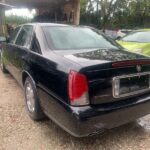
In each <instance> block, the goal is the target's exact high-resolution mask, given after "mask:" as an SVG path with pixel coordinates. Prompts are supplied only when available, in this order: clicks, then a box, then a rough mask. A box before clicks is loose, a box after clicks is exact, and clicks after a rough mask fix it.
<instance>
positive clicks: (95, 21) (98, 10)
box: [81, 0, 150, 28]
mask: <svg viewBox="0 0 150 150" xmlns="http://www.w3.org/2000/svg"><path fill="white" fill-rule="evenodd" d="M81 23H82V24H91V25H93V26H97V27H98V28H100V27H101V28H138V27H149V26H150V0H81Z"/></svg>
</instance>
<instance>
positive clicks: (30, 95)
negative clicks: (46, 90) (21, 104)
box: [26, 83, 35, 112]
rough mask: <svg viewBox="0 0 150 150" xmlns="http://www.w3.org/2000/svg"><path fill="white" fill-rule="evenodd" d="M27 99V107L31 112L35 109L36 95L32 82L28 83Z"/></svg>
mask: <svg viewBox="0 0 150 150" xmlns="http://www.w3.org/2000/svg"><path fill="white" fill-rule="evenodd" d="M26 100H27V107H28V109H29V111H30V112H34V111H35V96H34V91H33V88H32V85H31V83H27V85H26Z"/></svg>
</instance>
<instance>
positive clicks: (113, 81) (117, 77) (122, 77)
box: [112, 72, 150, 98]
mask: <svg viewBox="0 0 150 150" xmlns="http://www.w3.org/2000/svg"><path fill="white" fill-rule="evenodd" d="M144 75H149V88H147V89H143V90H138V91H135V92H131V93H127V94H122V95H119V96H116V95H115V88H114V86H115V81H116V80H118V79H119V80H120V79H124V78H130V77H137V76H144ZM148 91H150V72H143V73H136V74H130V75H123V76H116V77H114V78H113V79H112V93H113V97H114V98H123V97H128V96H132V95H137V94H140V93H144V92H148Z"/></svg>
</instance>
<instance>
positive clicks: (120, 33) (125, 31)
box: [105, 29, 132, 40]
mask: <svg viewBox="0 0 150 150" xmlns="http://www.w3.org/2000/svg"><path fill="white" fill-rule="evenodd" d="M130 32H132V30H129V29H121V30H116V31H114V30H105V34H106V35H107V36H109V37H110V38H112V39H114V40H116V39H120V38H122V37H124V36H125V35H127V34H129V33H130Z"/></svg>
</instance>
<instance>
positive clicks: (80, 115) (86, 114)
mask: <svg viewBox="0 0 150 150" xmlns="http://www.w3.org/2000/svg"><path fill="white" fill-rule="evenodd" d="M40 96H41V98H42V101H41V105H42V107H43V110H44V112H45V113H46V114H47V115H48V116H49V118H50V119H52V120H53V121H54V122H55V123H57V124H58V125H59V126H60V127H62V128H63V129H64V130H66V131H67V132H69V133H70V134H71V135H73V136H75V137H84V136H89V135H93V134H95V133H99V132H103V131H104V130H107V129H111V128H114V127H117V126H120V125H123V124H126V123H128V122H131V121H133V120H136V119H138V118H140V117H143V116H145V115H147V114H149V113H150V94H149V95H144V96H140V97H137V98H134V100H133V99H132V100H130V101H132V103H125V102H123V103H124V105H120V107H119V106H117V107H116V106H114V107H112V106H111V105H110V108H108V107H107V108H105V107H102V106H85V107H70V106H66V105H65V104H62V103H61V102H59V101H58V100H56V99H54V98H52V97H50V96H48V95H47V94H46V95H45V93H44V92H43V91H41V90H40Z"/></svg>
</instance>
